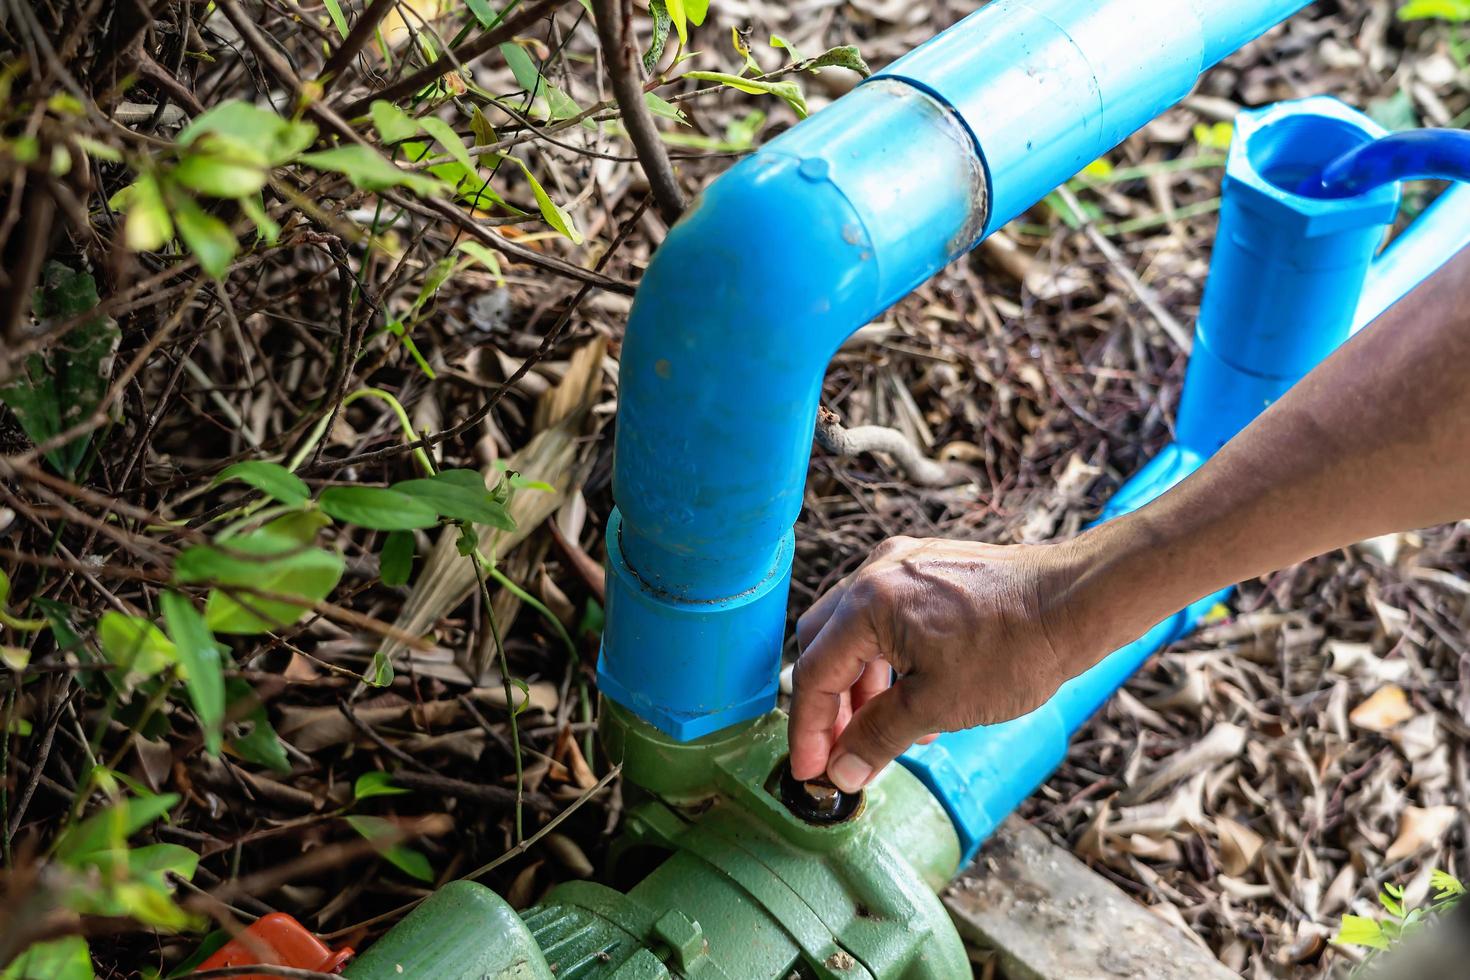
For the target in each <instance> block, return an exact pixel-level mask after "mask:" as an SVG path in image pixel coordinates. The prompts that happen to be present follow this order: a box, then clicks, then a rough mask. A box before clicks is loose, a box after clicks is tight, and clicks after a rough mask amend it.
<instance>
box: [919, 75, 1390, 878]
mask: <svg viewBox="0 0 1470 980" xmlns="http://www.w3.org/2000/svg"><path fill="white" fill-rule="evenodd" d="M1381 134H1382V130H1381V129H1380V128H1379V127H1378V126H1377V125H1376V124H1375V123H1373V122H1372V121H1371V120H1369V119H1368V118H1367V117H1366V116H1363V115H1362V114H1361V113H1358V112H1355V111H1354V110H1352V109H1349V108H1347V107H1346V106H1344V105H1343V104H1342V103H1340V102H1338V101H1336V100H1334V99H1326V98H1313V99H1304V100H1302V101H1299V102H1287V103H1281V104H1279V105H1276V106H1272V107H1270V108H1267V109H1264V110H1260V111H1256V112H1244V113H1241V115H1240V117H1239V118H1238V119H1237V121H1236V130H1235V138H1234V140H1233V141H1232V144H1231V148H1230V155H1229V158H1228V160H1227V162H1226V168H1225V180H1224V187H1223V190H1222V195H1223V201H1222V205H1221V211H1220V229H1219V232H1218V235H1217V237H1216V240H1215V250H1214V254H1213V255H1212V256H1211V261H1210V274H1209V278H1208V280H1207V281H1206V283H1205V292H1204V301H1203V303H1202V305H1201V308H1200V317H1199V322H1198V324H1197V326H1196V328H1195V335H1194V350H1193V353H1192V354H1191V356H1190V362H1189V369H1188V371H1187V373H1186V375H1185V381H1184V392H1183V396H1182V399H1181V403H1180V409H1179V422H1178V426H1177V435H1176V441H1175V442H1174V443H1173V444H1171V445H1170V446H1168V447H1167V448H1166V449H1165V450H1164V452H1162V453H1160V454H1159V456H1158V457H1156V458H1155V459H1154V460H1153V461H1152V462H1150V463H1149V464H1148V465H1147V466H1145V467H1144V468H1143V469H1142V470H1140V471H1139V472H1138V474H1137V475H1135V476H1134V477H1133V479H1131V480H1129V481H1128V483H1127V484H1125V485H1124V487H1123V488H1122V489H1121V490H1119V491H1118V493H1117V494H1116V495H1115V496H1114V497H1113V499H1112V501H1111V502H1110V503H1109V504H1108V506H1107V508H1106V509H1105V510H1104V512H1103V515H1102V519H1103V520H1107V519H1110V518H1112V517H1116V516H1118V515H1120V514H1124V513H1127V512H1129V511H1131V510H1134V509H1136V508H1138V507H1141V506H1143V505H1144V504H1146V503H1148V502H1149V501H1150V500H1152V499H1154V498H1155V497H1157V496H1158V495H1160V494H1162V493H1164V492H1165V491H1167V490H1168V489H1169V488H1170V487H1172V486H1173V485H1174V484H1176V483H1178V482H1179V481H1180V480H1182V479H1184V478H1185V477H1187V476H1188V475H1189V474H1190V473H1193V472H1194V471H1195V470H1196V469H1197V468H1198V467H1199V466H1200V465H1201V464H1202V463H1203V462H1204V461H1205V460H1206V459H1208V458H1209V457H1210V456H1211V455H1213V454H1214V452H1215V451H1216V450H1217V449H1219V448H1220V446H1222V445H1224V444H1225V442H1226V441H1228V440H1229V439H1230V438H1231V437H1232V436H1234V435H1235V434H1236V433H1237V432H1238V431H1240V429H1242V428H1243V427H1245V426H1246V425H1248V424H1249V423H1250V421H1251V420H1252V419H1254V418H1255V417H1256V416H1257V415H1258V414H1260V412H1261V411H1262V410H1264V409H1265V407H1266V406H1267V405H1269V404H1270V403H1271V402H1273V401H1275V400H1276V399H1278V398H1280V397H1281V396H1282V395H1283V394H1285V392H1286V391H1287V389H1288V388H1290V387H1291V385H1293V384H1294V383H1296V381H1297V380H1299V379H1300V378H1301V377H1302V376H1303V375H1305V374H1306V373H1307V372H1308V371H1310V370H1311V369H1312V368H1313V367H1315V366H1316V365H1317V364H1318V363H1319V362H1320V361H1321V360H1322V359H1323V358H1325V357H1327V356H1328V355H1329V354H1331V353H1332V351H1333V350H1335V349H1336V348H1337V346H1338V345H1339V344H1341V343H1342V342H1343V341H1344V340H1346V339H1347V337H1348V336H1349V334H1350V333H1351V331H1352V329H1353V325H1354V321H1355V319H1356V314H1357V307H1358V298H1359V296H1360V295H1361V294H1362V293H1363V287H1364V283H1365V281H1366V280H1367V278H1368V276H1369V270H1370V266H1371V264H1372V262H1373V258H1374V254H1375V252H1376V251H1377V249H1378V245H1379V243H1380V242H1381V241H1382V238H1383V234H1384V232H1385V230H1386V229H1387V227H1388V225H1389V224H1390V223H1391V222H1392V221H1393V218H1394V215H1395V213H1396V211H1397V207H1398V189H1397V187H1388V186H1385V187H1380V188H1378V189H1376V190H1373V191H1370V192H1368V193H1366V194H1362V195H1359V196H1357V197H1353V198H1346V199H1341V200H1333V201H1324V200H1314V199H1310V198H1305V197H1299V196H1297V195H1296V194H1295V193H1293V189H1294V188H1296V187H1299V186H1300V184H1301V181H1302V179H1303V177H1305V176H1307V175H1309V173H1311V172H1314V171H1315V170H1319V169H1320V168H1321V167H1322V166H1323V165H1325V164H1326V163H1328V162H1329V161H1331V160H1333V159H1335V158H1336V157H1337V156H1338V155H1340V154H1341V153H1342V152H1344V151H1346V150H1348V149H1351V148H1352V147H1353V146H1356V145H1360V144H1362V143H1366V142H1368V141H1370V140H1372V139H1374V138H1376V137H1377V136H1379V135H1381ZM1126 587H1127V585H1126V583H1122V584H1120V588H1126ZM1228 592H1229V590H1226V591H1225V592H1221V593H1218V594H1216V595H1212V596H1207V597H1205V598H1202V599H1200V600H1199V601H1197V602H1195V603H1193V604H1191V605H1190V606H1189V608H1187V609H1184V610H1181V611H1180V612H1178V613H1176V614H1175V615H1173V616H1170V617H1169V618H1168V619H1165V620H1164V621H1163V622H1161V623H1159V624H1158V625H1156V626H1155V627H1154V628H1153V629H1151V630H1149V632H1148V633H1147V634H1145V635H1144V636H1142V637H1140V638H1139V639H1137V640H1135V641H1134V642H1132V643H1130V644H1128V645H1127V646H1125V647H1123V648H1121V649H1119V650H1116V651H1114V652H1113V653H1112V654H1110V655H1109V656H1107V657H1106V658H1104V659H1103V660H1102V661H1101V662H1100V663H1099V664H1098V665H1097V666H1095V667H1093V668H1092V669H1091V670H1088V671H1087V672H1086V673H1084V674H1082V675H1081V676H1079V677H1076V678H1073V679H1072V680H1071V681H1068V682H1067V683H1066V684H1064V685H1062V687H1061V689H1060V690H1058V691H1057V693H1056V695H1055V696H1053V698H1052V699H1051V700H1050V701H1048V702H1047V703H1046V704H1044V705H1042V706H1041V707H1040V708H1038V709H1037V710H1035V711H1033V712H1031V713H1030V714H1028V715H1024V716H1022V717H1020V718H1017V719H1015V720H1013V721H1009V722H1006V723H1004V724H1001V725H992V726H986V727H981V728H973V729H969V730H968V731H962V732H950V733H947V734H945V735H942V736H940V738H939V739H938V740H936V741H935V742H934V743H933V744H931V745H928V746H916V747H915V748H913V749H911V750H909V752H908V753H906V754H905V755H904V756H903V763H904V764H905V765H906V766H908V767H909V768H910V769H911V770H913V771H914V772H915V773H916V774H917V775H918V776H919V778H920V779H921V780H922V781H923V782H924V783H925V784H926V785H927V786H929V788H930V790H931V791H932V792H933V793H934V795H935V796H936V797H938V798H939V800H940V802H942V803H943V804H944V806H945V808H946V809H947V810H948V811H949V814H950V816H951V817H952V818H953V819H954V821H955V826H956V829H957V830H958V831H959V834H960V839H961V843H962V845H963V846H964V848H965V856H966V860H967V861H968V859H969V857H970V856H971V855H973V853H974V851H975V850H976V849H977V848H978V847H979V846H980V843H981V842H982V841H983V840H984V839H985V838H986V837H987V836H988V835H989V834H990V833H991V831H993V830H994V829H995V827H996V826H997V825H998V824H999V822H1000V821H1001V820H1002V819H1004V817H1005V816H1006V814H1008V813H1010V812H1011V810H1013V809H1015V807H1016V806H1017V805H1018V804H1019V803H1020V802H1021V801H1022V800H1023V799H1025V798H1026V797H1027V796H1029V795H1030V794H1031V792H1032V791H1033V790H1034V789H1035V788H1036V787H1037V786H1039V785H1040V784H1041V783H1042V782H1043V781H1044V780H1045V779H1046V778H1047V776H1048V775H1050V774H1051V772H1052V770H1053V769H1055V768H1056V767H1057V765H1058V764H1060V762H1061V761H1062V759H1063V757H1064V756H1065V754H1066V750H1067V741H1068V739H1069V738H1070V737H1071V735H1072V733H1073V732H1075V731H1076V730H1077V729H1078V728H1079V727H1080V726H1081V725H1082V724H1083V723H1084V722H1085V721H1086V720H1087V719H1088V717H1090V716H1091V715H1092V714H1093V713H1094V712H1095V711H1096V710H1097V709H1098V708H1099V707H1101V706H1102V704H1103V703H1104V702H1105V701H1106V700H1107V699H1108V697H1110V696H1111V695H1112V693H1113V692H1114V691H1115V690H1117V688H1118V687H1119V686H1121V685H1122V684H1123V682H1124V681H1126V680H1127V679H1128V677H1129V676H1130V675H1131V674H1132V673H1133V672H1134V671H1135V670H1137V669H1138V667H1139V666H1140V665H1141V664H1142V663H1143V661H1144V660H1146V659H1147V658H1148V657H1149V656H1150V655H1152V654H1153V653H1154V652H1155V651H1156V650H1158V649H1159V648H1160V647H1162V646H1164V645H1165V644H1167V643H1170V642H1172V641H1173V640H1175V639H1177V638H1179V637H1180V636H1182V635H1183V634H1184V633H1186V632H1188V631H1189V630H1190V629H1191V628H1193V626H1194V624H1195V623H1196V622H1198V621H1199V618H1200V617H1201V616H1202V615H1204V613H1205V612H1206V611H1207V610H1209V609H1210V608H1211V607H1212V606H1213V605H1214V604H1215V603H1216V602H1218V601H1219V600H1220V599H1222V598H1223V597H1224V596H1225V595H1227V594H1228Z"/></svg>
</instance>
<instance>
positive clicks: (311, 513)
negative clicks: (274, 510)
mask: <svg viewBox="0 0 1470 980" xmlns="http://www.w3.org/2000/svg"><path fill="white" fill-rule="evenodd" d="M331 523H332V519H331V518H330V517H328V516H327V515H326V514H323V513H322V512H321V511H319V510H317V509H315V508H313V509H311V510H298V511H294V512H292V513H288V514H282V515H281V516H280V517H277V518H276V519H275V520H273V521H271V522H270V523H268V524H266V525H265V527H263V528H261V530H262V531H264V532H266V533H267V534H274V535H276V536H278V537H282V538H286V539H288V540H291V541H294V542H296V543H297V544H300V545H306V544H312V543H313V542H315V541H316V536H317V532H318V531H320V530H321V529H322V528H324V527H326V526H328V525H329V524H331Z"/></svg>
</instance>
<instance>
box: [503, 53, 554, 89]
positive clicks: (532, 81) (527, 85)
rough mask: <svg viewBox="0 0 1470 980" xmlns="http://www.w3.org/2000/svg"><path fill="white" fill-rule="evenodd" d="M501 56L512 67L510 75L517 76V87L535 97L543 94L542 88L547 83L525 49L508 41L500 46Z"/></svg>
mask: <svg viewBox="0 0 1470 980" xmlns="http://www.w3.org/2000/svg"><path fill="white" fill-rule="evenodd" d="M500 56H501V57H502V58H504V59H505V63H506V64H507V65H509V66H510V73H511V74H512V75H514V76H515V79H516V84H517V85H519V86H520V87H521V88H523V89H525V90H526V91H527V92H528V93H530V94H531V95H532V96H533V97H534V96H537V95H540V94H541V86H542V85H544V84H545V82H543V81H542V78H541V72H540V71H538V70H537V69H536V62H534V61H532V60H531V56H530V55H529V54H527V53H526V49H525V48H523V47H521V46H520V45H519V44H515V43H513V42H511V41H506V42H505V43H504V44H502V45H501V46H500Z"/></svg>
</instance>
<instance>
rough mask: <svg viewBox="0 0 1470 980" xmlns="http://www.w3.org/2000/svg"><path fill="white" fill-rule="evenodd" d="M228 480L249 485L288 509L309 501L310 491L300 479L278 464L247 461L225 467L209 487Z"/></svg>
mask: <svg viewBox="0 0 1470 980" xmlns="http://www.w3.org/2000/svg"><path fill="white" fill-rule="evenodd" d="M230 480H239V481H240V482H241V483H246V484H249V485H250V486H252V487H254V488H255V489H257V490H259V491H260V492H261V493H263V494H265V495H266V496H268V497H271V498H273V499H275V500H279V501H280V502H281V503H283V504H285V505H286V506H288V507H300V506H301V505H303V504H305V503H306V502H307V501H308V500H310V499H311V490H309V489H308V488H307V486H306V484H305V483H303V482H302V481H301V477H299V476H297V475H296V474H295V473H292V472H291V471H290V470H288V469H286V467H284V466H282V465H281V464H280V463H271V462H268V461H266V460H260V459H247V460H245V461H244V462H242V463H235V464H233V465H232V466H227V467H225V469H224V470H223V471H222V472H221V473H220V475H219V476H217V477H215V478H214V481H213V483H211V484H210V485H211V486H216V487H217V486H219V485H220V484H221V483H226V482H228V481H230Z"/></svg>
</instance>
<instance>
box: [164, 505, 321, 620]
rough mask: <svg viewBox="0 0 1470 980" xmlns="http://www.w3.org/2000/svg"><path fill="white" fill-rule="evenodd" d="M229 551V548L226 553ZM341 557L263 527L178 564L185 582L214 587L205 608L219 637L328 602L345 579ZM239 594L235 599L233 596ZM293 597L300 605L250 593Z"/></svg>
mask: <svg viewBox="0 0 1470 980" xmlns="http://www.w3.org/2000/svg"><path fill="white" fill-rule="evenodd" d="M225 549H228V550H225ZM343 567H344V566H343V563H342V559H341V557H340V556H338V555H336V554H333V553H332V552H329V551H323V550H322V549H320V548H309V547H303V546H302V545H301V544H300V542H299V541H297V540H294V539H292V538H290V537H287V536H285V535H283V534H281V533H279V532H276V531H271V530H268V529H266V528H262V529H261V530H258V531H252V532H250V533H249V534H242V535H239V536H238V537H233V538H230V539H229V540H228V541H224V542H221V543H220V544H219V546H215V545H195V546H194V547H192V548H188V549H185V550H184V551H183V552H182V553H180V555H179V556H178V558H177V559H175V560H174V577H175V578H176V579H177V580H178V581H179V582H182V583H198V582H209V583H213V584H216V585H218V586H223V587H226V588H216V589H215V590H214V591H212V592H211V593H210V594H209V599H208V600H207V601H206V602H205V606H204V620H205V622H206V623H207V624H208V626H209V628H210V629H211V630H213V631H214V632H216V633H231V634H250V633H262V632H266V631H268V630H275V629H280V628H283V627H286V626H290V625H292V624H293V623H296V622H297V621H299V620H300V619H301V618H302V617H303V616H305V615H306V614H307V613H308V612H310V611H311V607H312V605H313V604H314V603H316V602H318V601H320V600H322V599H325V598H326V597H327V596H328V595H329V594H330V593H331V591H332V589H334V588H335V587H336V585H337V582H338V580H340V579H341V577H342V571H343ZM229 587H233V588H234V590H236V591H238V593H239V596H240V598H239V599H238V600H237V599H235V598H234V597H233V596H231V595H230V594H229V592H230V588H229ZM252 589H253V590H258V591H260V592H270V593H277V594H280V595H286V596H294V597H295V598H297V599H299V600H300V602H297V603H291V602H286V601H285V600H283V599H269V598H264V597H262V596H258V595H255V594H253V593H252V591H251V590H252Z"/></svg>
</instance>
